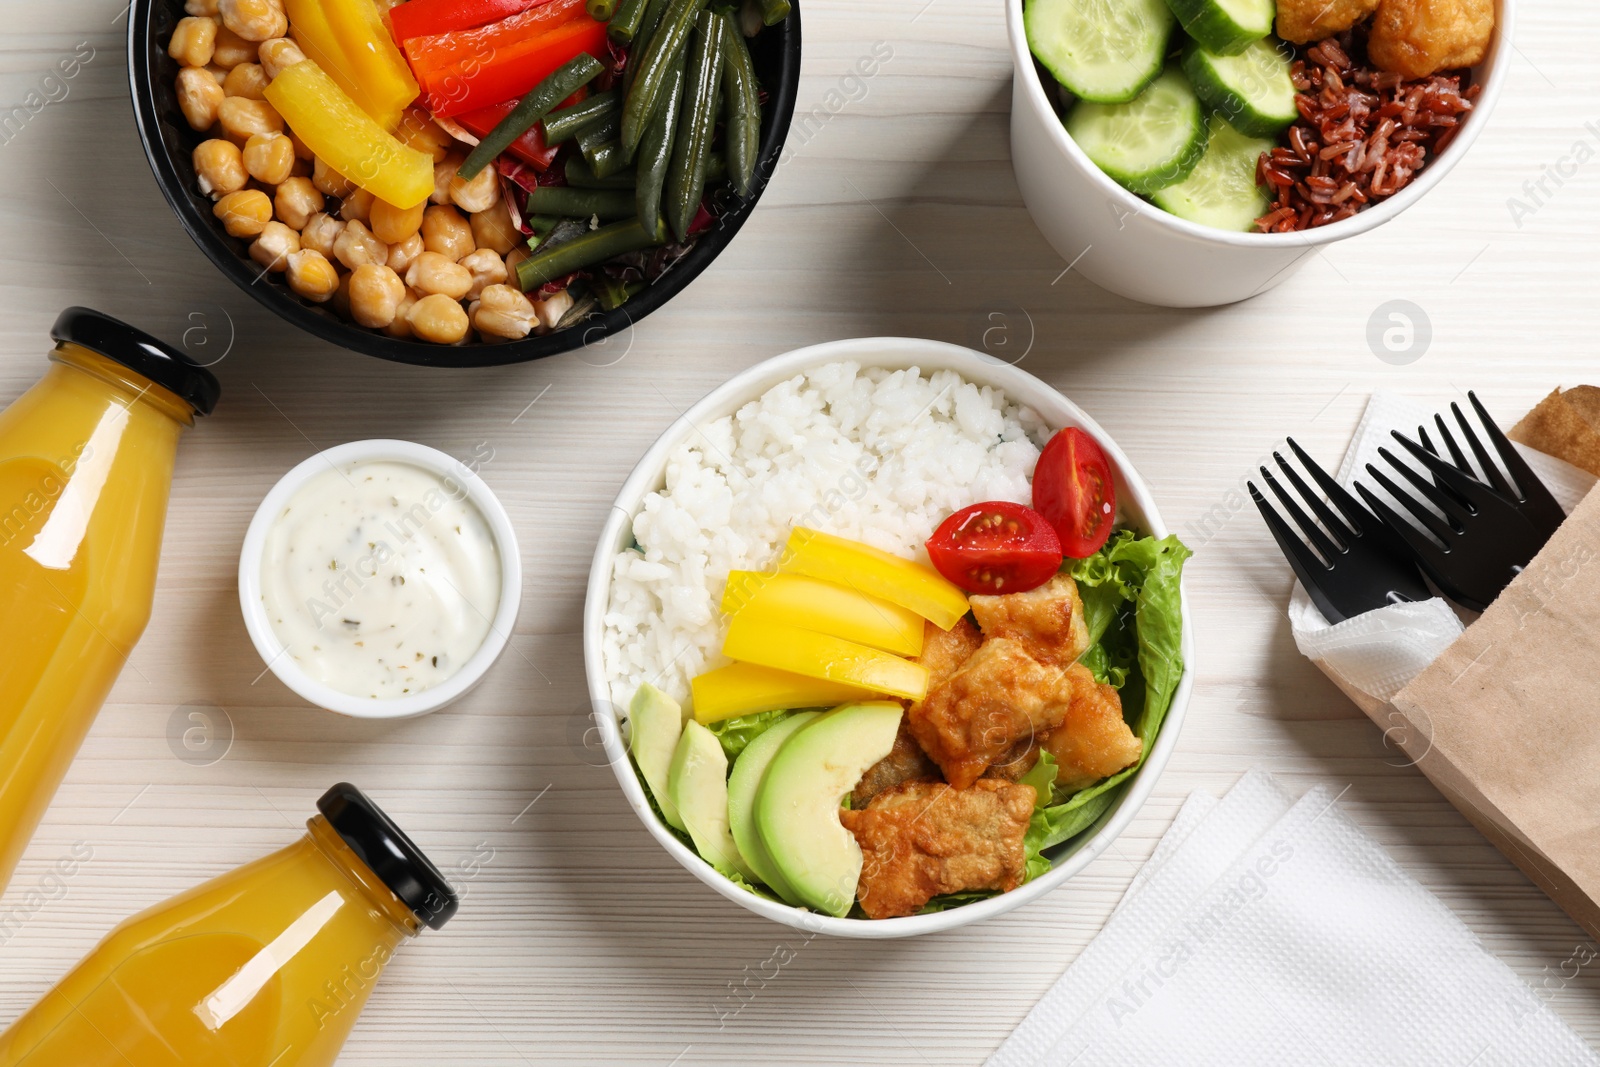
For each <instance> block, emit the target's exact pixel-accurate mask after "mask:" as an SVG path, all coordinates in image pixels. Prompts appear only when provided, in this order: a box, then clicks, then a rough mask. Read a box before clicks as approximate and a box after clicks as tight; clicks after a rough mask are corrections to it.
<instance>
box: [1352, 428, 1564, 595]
mask: <svg viewBox="0 0 1600 1067" xmlns="http://www.w3.org/2000/svg"><path fill="white" fill-rule="evenodd" d="M1391 436H1392V437H1393V438H1394V439H1395V441H1397V442H1398V443H1399V444H1400V446H1401V447H1402V448H1404V449H1405V450H1406V452H1407V453H1408V454H1409V455H1410V456H1411V458H1412V459H1414V460H1416V462H1417V463H1418V464H1420V465H1421V467H1422V468H1423V470H1425V471H1426V472H1427V474H1428V475H1431V477H1428V476H1425V475H1423V474H1421V473H1418V472H1417V471H1416V470H1414V469H1412V468H1411V467H1410V466H1408V465H1407V464H1405V463H1404V462H1402V461H1401V459H1400V458H1399V457H1398V456H1396V455H1395V454H1394V453H1393V452H1390V451H1389V450H1388V449H1387V448H1380V449H1378V455H1379V456H1381V457H1382V458H1383V460H1384V462H1386V463H1388V464H1389V465H1390V466H1391V467H1393V468H1394V469H1395V470H1396V471H1397V472H1398V473H1399V474H1400V475H1401V476H1402V477H1403V478H1404V479H1405V480H1406V481H1407V482H1409V483H1410V485H1411V488H1412V489H1413V490H1414V491H1415V493H1416V496H1413V495H1411V494H1410V493H1408V492H1407V491H1406V490H1405V489H1402V488H1401V487H1400V486H1399V485H1398V484H1396V482H1395V481H1394V479H1392V478H1390V477H1389V476H1388V475H1387V474H1385V473H1384V472H1383V471H1381V470H1379V469H1378V467H1377V466H1376V465H1375V464H1372V463H1369V464H1367V473H1368V474H1369V475H1371V477H1372V479H1373V480H1374V481H1375V482H1377V483H1378V484H1379V485H1381V486H1383V488H1384V489H1385V490H1387V491H1388V493H1389V495H1390V496H1392V497H1393V498H1394V499H1395V500H1396V501H1397V502H1398V503H1399V504H1400V505H1401V506H1402V507H1404V508H1405V509H1406V510H1407V511H1409V512H1410V513H1411V514H1412V515H1413V516H1414V517H1415V519H1416V522H1415V523H1412V522H1408V521H1406V519H1405V518H1403V517H1402V516H1401V515H1400V514H1399V513H1398V512H1396V511H1395V510H1394V508H1392V507H1390V506H1389V505H1388V504H1387V503H1386V502H1384V501H1383V500H1381V499H1380V498H1378V497H1377V496H1375V495H1374V494H1373V493H1372V491H1371V490H1369V489H1368V488H1367V487H1366V486H1364V485H1361V484H1360V483H1357V485H1356V491H1357V492H1359V493H1360V494H1361V498H1362V499H1363V500H1365V501H1366V502H1367V506H1368V507H1370V508H1371V509H1372V510H1373V511H1374V512H1376V513H1377V515H1378V517H1379V518H1381V519H1383V521H1384V523H1385V524H1386V525H1387V526H1388V527H1389V529H1391V530H1393V531H1394V532H1395V533H1396V534H1398V535H1399V536H1400V538H1401V539H1402V540H1403V541H1404V542H1405V544H1406V546H1407V547H1408V548H1409V549H1410V550H1411V554H1412V556H1413V557H1414V558H1415V560H1416V562H1417V564H1418V565H1419V566H1420V567H1421V568H1422V571H1423V573H1424V574H1426V575H1427V576H1428V578H1429V579H1430V580H1431V581H1432V582H1433V584H1434V585H1436V586H1438V587H1439V589H1440V590H1441V591H1443V593H1444V594H1445V595H1446V596H1448V597H1449V598H1450V599H1451V600H1454V601H1455V602H1456V603H1458V604H1460V605H1462V606H1463V607H1467V608H1471V609H1472V610H1474V611H1483V610H1484V609H1485V608H1487V607H1488V606H1489V604H1490V603H1492V602H1493V601H1494V598H1495V597H1497V596H1499V595H1500V592H1501V590H1503V589H1504V588H1505V587H1506V586H1507V585H1508V584H1510V582H1511V579H1513V578H1515V577H1516V576H1517V575H1518V574H1519V573H1520V572H1521V571H1522V568H1524V567H1526V566H1527V565H1528V562H1529V561H1530V560H1532V559H1533V557H1534V556H1535V555H1536V554H1537V553H1538V551H1539V549H1541V548H1543V547H1544V543H1545V541H1547V540H1548V539H1549V534H1548V533H1545V532H1541V531H1539V530H1537V529H1535V528H1534V526H1533V524H1532V523H1531V522H1529V521H1528V519H1527V518H1525V517H1524V516H1523V514H1522V511H1521V508H1520V505H1519V504H1518V503H1517V502H1516V501H1513V500H1512V499H1511V498H1510V497H1507V496H1504V495H1502V494H1501V493H1500V492H1498V491H1497V490H1495V489H1493V488H1491V487H1490V486H1488V485H1486V484H1484V483H1483V482H1481V481H1479V480H1478V479H1477V478H1475V477H1473V476H1472V475H1471V474H1468V473H1466V471H1464V470H1462V469H1461V468H1460V467H1458V466H1456V465H1454V464H1452V463H1450V462H1448V461H1446V460H1445V459H1444V458H1443V457H1441V456H1438V455H1435V454H1434V453H1433V452H1431V451H1429V450H1428V449H1426V448H1424V447H1423V446H1422V445H1420V444H1418V443H1417V442H1415V441H1413V440H1411V439H1410V438H1408V437H1406V436H1405V435H1404V434H1402V433H1401V432H1400V431H1398V430H1395V431H1393V432H1392V434H1391ZM1462 462H1463V463H1464V462H1465V457H1462ZM1418 496H1420V497H1421V498H1422V500H1425V501H1427V503H1428V504H1432V505H1433V508H1435V509H1437V513H1436V512H1435V511H1434V510H1432V509H1430V508H1429V507H1427V505H1426V504H1424V503H1422V502H1421V501H1419V500H1418V499H1417V497H1418ZM1423 531H1427V532H1426V533H1424V532H1423ZM1429 534H1431V535H1433V536H1432V538H1430V537H1429V536H1428V535H1429ZM1435 539H1436V540H1435Z"/></svg>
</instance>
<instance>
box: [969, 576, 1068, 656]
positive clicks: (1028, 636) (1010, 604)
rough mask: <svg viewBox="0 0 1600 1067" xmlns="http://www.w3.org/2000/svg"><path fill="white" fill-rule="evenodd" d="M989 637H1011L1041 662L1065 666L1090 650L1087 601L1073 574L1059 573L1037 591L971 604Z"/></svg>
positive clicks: (974, 600) (979, 599) (974, 599)
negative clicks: (1082, 596)
mask: <svg viewBox="0 0 1600 1067" xmlns="http://www.w3.org/2000/svg"><path fill="white" fill-rule="evenodd" d="M968 603H969V604H971V605H972V614H973V615H974V616H976V617H977V620H978V625H979V626H980V627H982V629H983V636H984V637H985V638H989V639H993V638H996V637H1004V638H1009V639H1011V640H1013V641H1019V642H1021V643H1022V646H1023V648H1024V649H1025V650H1026V651H1027V653H1028V654H1029V655H1031V656H1032V657H1033V658H1034V659H1036V660H1038V661H1039V662H1040V663H1043V664H1046V665H1049V664H1055V665H1057V666H1060V667H1065V666H1067V665H1068V664H1069V663H1076V662H1077V660H1078V657H1079V656H1081V655H1083V650H1084V649H1086V648H1088V647H1089V627H1088V626H1087V624H1085V623H1084V621H1083V600H1082V598H1081V597H1079V596H1078V583H1077V582H1075V581H1073V580H1072V576H1071V575H1070V574H1058V575H1056V576H1055V577H1054V578H1052V579H1050V580H1049V581H1048V582H1046V583H1044V584H1043V585H1041V586H1040V587H1039V588H1037V589H1030V590H1029V591H1028V592H1026V593H1007V594H1005V595H1004V596H975V597H972V598H971V599H970V600H969V601H968Z"/></svg>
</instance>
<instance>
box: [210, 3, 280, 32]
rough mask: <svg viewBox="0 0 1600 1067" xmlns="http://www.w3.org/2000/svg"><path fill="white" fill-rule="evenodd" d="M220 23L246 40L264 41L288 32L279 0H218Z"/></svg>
mask: <svg viewBox="0 0 1600 1067" xmlns="http://www.w3.org/2000/svg"><path fill="white" fill-rule="evenodd" d="M217 12H218V14H220V15H221V16H222V24H223V25H224V26H226V27H228V29H230V30H232V31H233V32H234V33H237V34H238V35H239V36H240V37H243V38H244V39H245V40H247V41H265V40H267V39H269V38H272V37H282V36H283V35H284V34H286V33H288V32H289V19H288V16H286V15H285V14H284V12H283V4H282V2H281V0H218V2H217Z"/></svg>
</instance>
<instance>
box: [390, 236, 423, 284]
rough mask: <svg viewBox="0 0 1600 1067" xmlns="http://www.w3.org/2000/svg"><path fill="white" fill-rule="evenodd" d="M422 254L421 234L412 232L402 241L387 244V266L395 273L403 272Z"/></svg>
mask: <svg viewBox="0 0 1600 1067" xmlns="http://www.w3.org/2000/svg"><path fill="white" fill-rule="evenodd" d="M420 255H422V234H420V233H414V234H412V235H411V236H410V237H407V238H406V239H405V240H404V241H398V242H396V243H394V244H391V245H390V246H389V267H390V269H391V270H393V271H394V272H395V273H396V274H401V275H403V274H405V272H406V271H408V270H410V269H411V264H413V263H415V262H416V261H417V257H418V256H420Z"/></svg>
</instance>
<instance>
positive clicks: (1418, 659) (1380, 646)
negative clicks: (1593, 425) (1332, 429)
mask: <svg viewBox="0 0 1600 1067" xmlns="http://www.w3.org/2000/svg"><path fill="white" fill-rule="evenodd" d="M1468 417H1469V419H1470V418H1471V417H1472V416H1470V415H1469V416H1468ZM1446 424H1447V425H1449V426H1451V427H1452V430H1453V431H1454V432H1455V434H1456V438H1457V441H1458V442H1459V443H1461V444H1462V446H1463V448H1465V447H1466V444H1465V442H1464V441H1462V440H1461V434H1460V429H1459V427H1457V426H1456V425H1455V422H1454V420H1453V419H1452V418H1451V417H1450V416H1449V414H1448V413H1446ZM1418 426H1427V427H1429V434H1430V435H1431V436H1432V437H1433V439H1434V445H1435V446H1436V447H1439V448H1441V449H1442V448H1443V447H1444V444H1443V442H1442V441H1440V440H1439V439H1438V435H1437V434H1436V433H1435V432H1434V430H1433V428H1432V427H1433V420H1432V414H1431V413H1430V412H1429V411H1428V410H1427V409H1426V408H1424V407H1422V406H1421V405H1419V404H1416V403H1414V402H1413V401H1410V400H1407V399H1405V398H1404V397H1399V396H1395V395H1394V394H1392V393H1374V394H1373V396H1372V399H1371V400H1370V401H1368V403H1367V409H1366V411H1365V412H1364V413H1363V414H1362V416H1361V423H1360V425H1359V426H1357V427H1356V432H1355V437H1354V438H1353V439H1352V440H1351V442H1350V448H1349V449H1348V450H1347V451H1346V452H1345V455H1344V462H1343V463H1342V464H1341V465H1340V467H1339V474H1338V481H1339V484H1340V485H1343V486H1344V487H1345V488H1346V489H1351V490H1352V491H1354V490H1353V488H1352V484H1353V483H1354V481H1355V480H1356V479H1357V478H1358V477H1359V478H1360V479H1361V481H1362V484H1363V485H1365V486H1367V488H1368V489H1371V490H1372V491H1373V492H1374V493H1376V494H1377V495H1378V496H1379V497H1380V498H1382V499H1384V500H1385V501H1387V502H1388V503H1390V504H1393V503H1394V501H1393V499H1392V498H1390V497H1389V495H1388V494H1387V493H1385V492H1384V491H1383V489H1382V487H1381V486H1379V485H1378V484H1377V483H1376V482H1375V481H1374V480H1373V479H1372V478H1371V477H1370V476H1369V475H1367V473H1366V468H1367V464H1368V463H1371V464H1372V465H1374V466H1375V467H1377V468H1378V469H1379V470H1381V471H1383V472H1384V473H1386V474H1390V475H1391V476H1393V477H1394V478H1395V480H1396V481H1400V479H1399V477H1398V476H1397V475H1394V469H1393V468H1392V467H1390V466H1389V464H1387V463H1386V462H1384V460H1383V458H1382V457H1380V456H1379V455H1378V449H1379V448H1380V447H1383V448H1387V449H1388V450H1389V451H1390V452H1394V453H1399V454H1402V455H1403V451H1402V450H1401V448H1400V446H1399V445H1398V444H1397V443H1396V442H1395V440H1394V438H1393V437H1392V436H1390V431H1391V430H1399V431H1400V432H1401V433H1403V434H1405V435H1406V436H1407V437H1410V438H1411V439H1412V440H1416V439H1417V427H1418ZM1485 444H1486V445H1487V442H1485ZM1515 447H1516V449H1517V451H1518V452H1519V453H1521V455H1522V456H1523V458H1524V459H1526V460H1527V461H1528V465H1529V466H1530V467H1531V468H1532V469H1533V472H1534V473H1535V474H1537V475H1538V476H1539V478H1540V479H1541V480H1542V481H1543V482H1544V483H1545V485H1546V486H1548V487H1549V489H1550V493H1551V495H1552V496H1554V497H1555V498H1556V500H1557V501H1558V502H1559V503H1560V504H1561V506H1562V508H1564V509H1565V510H1567V511H1568V512H1570V511H1571V510H1572V509H1573V508H1574V507H1576V506H1577V504H1578V501H1580V500H1582V499H1583V496H1584V494H1585V493H1587V492H1588V491H1589V489H1590V488H1591V487H1592V486H1593V485H1594V483H1595V477H1594V475H1592V474H1590V473H1588V472H1587V471H1583V470H1580V469H1578V468H1577V467H1574V466H1572V465H1571V464H1568V463H1564V462H1562V461H1561V460H1559V459H1556V458H1555V457H1553V456H1547V455H1545V454H1544V453H1542V452H1535V451H1534V450H1533V449H1531V448H1527V447H1524V446H1523V445H1520V444H1519V445H1516V446H1515ZM1474 469H1477V466H1476V463H1474ZM1478 473H1479V474H1480V475H1481V474H1482V473H1483V472H1482V471H1481V470H1478ZM1401 484H1404V483H1403V482H1402V483H1401ZM1396 510H1397V511H1399V512H1400V514H1402V515H1404V514H1405V510H1404V509H1403V508H1399V507H1396ZM1469 617H1470V616H1469ZM1462 618H1463V613H1460V612H1457V611H1456V610H1455V609H1454V608H1452V607H1451V605H1450V604H1449V603H1448V602H1446V601H1444V600H1442V599H1440V598H1438V597H1435V598H1434V599H1432V600H1426V601H1422V602H1419V603H1415V604H1393V605H1389V606H1387V607H1382V608H1378V609H1376V610H1374V611H1369V612H1367V613H1366V614H1364V615H1358V616H1357V617H1356V618H1353V619H1346V620H1345V621H1344V622H1341V623H1335V624H1330V623H1329V622H1328V620H1327V619H1326V618H1324V617H1323V615H1322V612H1321V611H1319V610H1317V606H1316V605H1315V604H1313V603H1312V602H1311V597H1310V596H1308V595H1307V594H1306V591H1305V589H1304V588H1302V587H1301V585H1300V583H1299V582H1296V583H1295V587H1294V593H1293V595H1292V596H1291V597H1290V600H1289V623H1290V627H1291V629H1292V631H1293V633H1294V641H1295V645H1296V646H1297V647H1298V648H1299V649H1300V653H1301V655H1303V656H1305V657H1306V658H1307V659H1311V660H1320V661H1324V662H1326V663H1327V664H1328V665H1329V666H1330V667H1332V668H1333V670H1334V671H1335V672H1336V673H1338V674H1339V675H1340V676H1342V677H1343V678H1344V679H1345V681H1346V682H1348V683H1349V684H1351V685H1353V686H1354V687H1355V688H1357V689H1359V690H1361V691H1362V692H1364V693H1366V694H1367V695H1369V696H1371V697H1373V698H1374V699H1377V700H1380V701H1387V700H1389V699H1390V698H1391V697H1393V696H1394V695H1395V694H1396V693H1398V692H1399V691H1400V690H1401V689H1404V688H1405V686H1406V683H1407V682H1409V681H1411V679H1413V678H1415V677H1416V676H1417V675H1418V674H1420V673H1422V671H1423V669H1424V668H1426V667H1427V666H1428V664H1430V663H1432V662H1433V661H1434V659H1435V658H1436V657H1438V655H1439V654H1440V653H1442V652H1443V651H1444V650H1445V649H1446V648H1447V647H1449V645H1450V642H1452V641H1454V640H1455V639H1456V638H1457V637H1459V636H1460V635H1461V632H1462V629H1463V625H1462Z"/></svg>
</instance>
